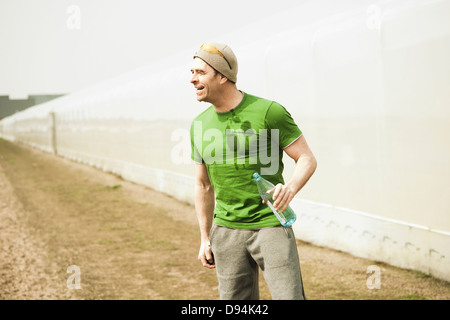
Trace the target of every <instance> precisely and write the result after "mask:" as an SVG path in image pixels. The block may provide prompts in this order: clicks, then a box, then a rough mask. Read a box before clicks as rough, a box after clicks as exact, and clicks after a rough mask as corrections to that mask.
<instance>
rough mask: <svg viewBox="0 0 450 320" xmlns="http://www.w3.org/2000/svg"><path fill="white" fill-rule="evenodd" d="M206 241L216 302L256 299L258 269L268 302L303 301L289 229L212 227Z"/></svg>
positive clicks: (300, 280) (295, 252)
mask: <svg viewBox="0 0 450 320" xmlns="http://www.w3.org/2000/svg"><path fill="white" fill-rule="evenodd" d="M210 242H211V249H212V252H213V255H214V260H215V263H216V270H217V277H218V280H219V293H220V299H222V300H246V299H247V300H257V299H259V285H258V279H259V275H258V267H259V268H261V270H262V272H263V275H264V279H265V280H266V282H267V285H268V287H269V290H270V293H271V295H272V299H274V300H275V299H284V300H294V299H295V300H303V299H305V295H304V291H303V284H302V277H301V272H300V262H299V257H298V252H297V246H296V243H295V237H294V232H293V230H292V228H291V227H289V228H285V227H282V226H278V227H268V228H261V229H233V228H228V227H223V226H219V225H216V224H214V225H213V227H212V228H211V231H210Z"/></svg>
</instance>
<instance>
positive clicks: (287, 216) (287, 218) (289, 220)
mask: <svg viewBox="0 0 450 320" xmlns="http://www.w3.org/2000/svg"><path fill="white" fill-rule="evenodd" d="M253 179H254V180H255V182H256V185H257V186H258V191H259V195H260V196H261V198H262V199H263V200H264V202H265V203H266V204H267V205H268V206H269V208H270V209H272V211H273V213H274V214H275V216H276V217H277V219H278V221H280V223H281V225H282V226H283V227H289V226H291V225H292V224H293V223H294V222H295V219H297V217H296V215H295V212H294V211H293V210H292V209H291V207H289V206H288V207H287V208H286V210H284V212H281V211H280V210H276V209H275V207H274V206H273V200H272V195H273V193H268V191H269V190H270V189H273V188H274V187H275V186H274V185H273V183H271V182H270V181H267V180H266V179H264V178H263V177H261V176H260V174H259V173H257V172H255V173H254V174H253Z"/></svg>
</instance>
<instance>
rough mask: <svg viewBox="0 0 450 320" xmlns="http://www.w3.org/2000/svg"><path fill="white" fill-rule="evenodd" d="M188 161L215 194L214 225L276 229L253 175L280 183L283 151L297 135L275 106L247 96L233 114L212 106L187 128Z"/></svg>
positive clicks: (288, 117)
mask: <svg viewBox="0 0 450 320" xmlns="http://www.w3.org/2000/svg"><path fill="white" fill-rule="evenodd" d="M190 132H191V148H192V153H191V158H192V159H193V160H194V161H196V162H199V163H204V164H205V165H206V168H207V170H208V176H209V179H210V181H211V184H212V186H213V188H214V191H215V196H216V206H215V209H214V223H216V224H218V225H222V226H226V227H231V228H244V229H252V228H264V227H271V226H276V225H280V223H279V221H278V220H277V218H276V217H275V215H274V214H273V213H272V211H271V210H270V208H269V207H268V206H267V205H266V204H263V203H262V199H261V197H260V196H259V193H258V188H257V187H256V183H255V182H254V180H253V179H252V174H253V173H254V172H258V173H260V174H261V175H262V176H263V177H264V178H265V179H267V180H269V181H270V182H272V183H273V184H274V185H276V184H277V183H283V184H284V180H283V176H282V173H283V162H282V157H283V149H284V148H286V147H287V146H288V145H289V144H291V143H292V142H294V141H295V140H297V139H298V138H299V137H300V135H301V134H302V132H301V131H300V129H299V128H298V126H297V125H296V124H295V122H294V120H293V119H292V117H291V115H290V114H289V112H287V110H286V109H285V108H284V107H283V106H281V105H280V104H278V103H276V102H274V101H270V100H266V99H263V98H259V97H256V96H253V95H250V94H247V93H244V97H243V99H242V101H241V103H240V104H239V105H238V106H237V107H235V108H234V109H232V110H230V111H228V112H223V113H219V112H216V111H215V109H214V107H213V106H212V105H211V106H210V107H209V108H207V109H206V110H205V111H204V112H202V113H201V114H199V115H198V116H197V117H196V118H195V119H194V120H193V121H192V124H191V130H190Z"/></svg>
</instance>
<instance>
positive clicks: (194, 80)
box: [191, 73, 197, 84]
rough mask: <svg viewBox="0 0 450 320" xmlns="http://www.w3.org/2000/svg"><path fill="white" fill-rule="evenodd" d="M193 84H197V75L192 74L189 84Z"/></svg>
mask: <svg viewBox="0 0 450 320" xmlns="http://www.w3.org/2000/svg"><path fill="white" fill-rule="evenodd" d="M195 82H197V75H196V74H195V73H193V74H192V77H191V83H192V84H194V83H195Z"/></svg>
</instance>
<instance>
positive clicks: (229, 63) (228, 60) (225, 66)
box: [194, 43, 238, 83]
mask: <svg viewBox="0 0 450 320" xmlns="http://www.w3.org/2000/svg"><path fill="white" fill-rule="evenodd" d="M194 58H200V59H202V60H203V61H205V62H206V63H207V64H209V65H210V66H211V67H212V68H214V69H215V70H216V71H218V72H220V73H221V74H223V75H224V76H225V77H227V79H228V80H230V81H231V82H234V83H236V81H237V72H238V63H237V59H236V56H235V55H234V53H233V51H232V50H231V48H230V47H229V46H227V45H226V44H222V43H204V44H202V45H201V46H200V48H199V49H198V50H197V52H196V53H195V54H194Z"/></svg>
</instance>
